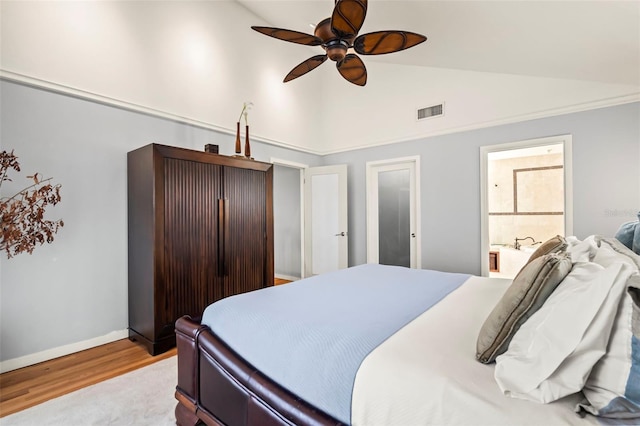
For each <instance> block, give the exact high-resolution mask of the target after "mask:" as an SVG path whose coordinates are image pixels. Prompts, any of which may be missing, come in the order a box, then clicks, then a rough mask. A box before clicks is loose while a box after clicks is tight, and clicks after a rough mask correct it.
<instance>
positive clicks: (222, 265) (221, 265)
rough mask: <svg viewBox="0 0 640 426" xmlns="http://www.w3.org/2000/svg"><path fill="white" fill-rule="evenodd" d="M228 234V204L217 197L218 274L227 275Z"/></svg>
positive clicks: (223, 199) (225, 200)
mask: <svg viewBox="0 0 640 426" xmlns="http://www.w3.org/2000/svg"><path fill="white" fill-rule="evenodd" d="M228 234H229V204H228V203H227V199H226V198H219V199H218V275H219V276H225V275H227V270H228V268H227V241H228Z"/></svg>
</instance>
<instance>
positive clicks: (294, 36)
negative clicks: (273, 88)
mask: <svg viewBox="0 0 640 426" xmlns="http://www.w3.org/2000/svg"><path fill="white" fill-rule="evenodd" d="M366 14H367V0H336V2H335V6H334V8H333V13H332V14H331V17H330V18H326V19H323V20H322V21H320V22H319V23H318V25H316V28H315V30H314V34H313V35H311V34H306V33H302V32H299V31H293V30H285V29H282V28H273V27H260V26H252V27H251V28H252V29H254V30H255V31H258V32H259V33H262V34H264V35H268V36H269V37H273V38H277V39H279V40H284V41H288V42H290V43H297V44H303V45H306V46H321V47H322V48H323V49H324V51H325V54H324V55H315V56H312V57H311V58H309V59H307V60H305V61H303V62H301V63H300V64H298V65H296V66H295V67H294V68H293V69H292V70H291V71H290V72H289V74H287V76H286V77H285V78H284V82H285V83H286V82H288V81H291V80H293V79H295V78H298V77H300V76H302V75H304V74H306V73H308V72H309V71H312V70H314V69H315V68H317V67H319V66H320V65H322V64H323V63H324V62H325V61H326V60H327V59H331V60H332V61H333V62H335V63H336V68H337V69H338V72H339V73H340V75H341V76H342V77H344V78H345V79H346V80H347V81H349V82H351V83H353V84H355V85H358V86H364V85H365V84H367V69H366V67H365V66H364V62H362V60H361V59H360V57H359V56H358V55H356V54H355V53H347V51H348V50H349V49H353V50H354V51H355V52H356V53H358V54H360V55H382V54H386V53H393V52H398V51H400V50H405V49H408V48H410V47H413V46H416V45H418V44H420V43H422V42H424V41H426V40H427V38H426V37H425V36H423V35H421V34H416V33H412V32H409V31H402V30H392V31H376V32H372V33H368V34H363V35H360V36H358V31H360V28H361V27H362V24H363V23H364V18H365V16H366Z"/></svg>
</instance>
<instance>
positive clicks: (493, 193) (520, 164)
mask: <svg viewBox="0 0 640 426" xmlns="http://www.w3.org/2000/svg"><path fill="white" fill-rule="evenodd" d="M571 188H572V185H571V136H570V135H564V136H557V137H551V138H541V139H534V140H527V141H520V142H515V143H510V144H503V145H494V146H487V147H482V148H481V203H482V208H481V211H482V218H481V221H482V225H481V241H482V242H481V259H482V275H483V276H491V277H498V278H510V279H512V278H514V277H515V275H516V274H517V273H518V272H519V271H520V269H521V268H522V266H524V264H526V262H527V261H528V259H529V257H530V255H531V253H533V251H535V249H536V248H537V247H538V246H539V244H541V243H543V242H544V241H546V240H548V239H550V238H552V237H554V236H556V235H562V236H566V235H570V234H572V232H573V220H572V219H573V215H572V209H571V206H572V192H571Z"/></svg>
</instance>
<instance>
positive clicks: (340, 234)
mask: <svg viewBox="0 0 640 426" xmlns="http://www.w3.org/2000/svg"><path fill="white" fill-rule="evenodd" d="M345 235H347V233H346V232H341V233H339V234H336V235H335V236H336V237H344V236H345Z"/></svg>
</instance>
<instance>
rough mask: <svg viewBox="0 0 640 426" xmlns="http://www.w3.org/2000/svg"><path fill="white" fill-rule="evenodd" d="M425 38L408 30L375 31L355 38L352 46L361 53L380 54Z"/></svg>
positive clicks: (416, 42) (414, 43) (398, 49)
mask: <svg viewBox="0 0 640 426" xmlns="http://www.w3.org/2000/svg"><path fill="white" fill-rule="evenodd" d="M426 39H427V38H426V37H425V36H423V35H421V34H416V33H411V32H408V31H376V32H374V33H368V34H363V35H361V36H359V37H358V38H356V39H355V41H354V42H353V48H354V49H355V51H356V52H358V53H360V54H362V55H382V54H384V53H393V52H398V51H400V50H404V49H408V48H410V47H413V46H415V45H417V44H420V43H422V42H423V41H425V40H426Z"/></svg>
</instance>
